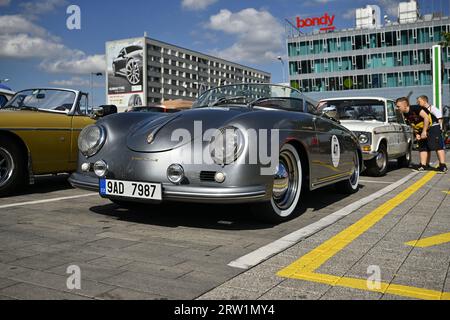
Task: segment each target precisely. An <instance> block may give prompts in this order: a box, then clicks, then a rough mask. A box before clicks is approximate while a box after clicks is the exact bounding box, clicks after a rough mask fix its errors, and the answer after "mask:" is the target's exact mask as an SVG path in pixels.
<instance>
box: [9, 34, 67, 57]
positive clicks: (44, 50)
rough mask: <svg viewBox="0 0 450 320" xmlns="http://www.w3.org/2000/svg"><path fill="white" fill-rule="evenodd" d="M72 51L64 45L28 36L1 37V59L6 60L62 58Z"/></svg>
mask: <svg viewBox="0 0 450 320" xmlns="http://www.w3.org/2000/svg"><path fill="white" fill-rule="evenodd" d="M71 53H72V51H71V50H70V49H68V48H66V47H65V46H64V45H63V44H60V43H56V42H52V41H48V40H46V39H44V38H39V37H33V36H30V35H27V34H23V33H22V34H15V35H0V57H5V58H19V59H20V58H46V57H49V56H56V55H59V56H62V55H67V54H71Z"/></svg>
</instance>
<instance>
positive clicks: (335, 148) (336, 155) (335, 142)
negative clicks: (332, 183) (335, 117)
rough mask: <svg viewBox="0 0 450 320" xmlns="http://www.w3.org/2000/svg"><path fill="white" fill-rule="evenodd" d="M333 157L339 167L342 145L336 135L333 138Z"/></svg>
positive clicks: (334, 164)
mask: <svg viewBox="0 0 450 320" xmlns="http://www.w3.org/2000/svg"><path fill="white" fill-rule="evenodd" d="M331 159H332V160H333V166H334V167H335V168H337V167H339V162H340V160H341V145H340V144H339V139H338V137H336V136H333V138H332V139H331Z"/></svg>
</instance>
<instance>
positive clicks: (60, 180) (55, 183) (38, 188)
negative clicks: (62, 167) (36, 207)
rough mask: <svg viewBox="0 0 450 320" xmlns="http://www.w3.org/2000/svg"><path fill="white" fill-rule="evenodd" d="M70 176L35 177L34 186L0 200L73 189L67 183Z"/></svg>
mask: <svg viewBox="0 0 450 320" xmlns="http://www.w3.org/2000/svg"><path fill="white" fill-rule="evenodd" d="M69 176H70V175H68V174H58V175H57V176H54V175H48V176H38V177H35V183H34V184H33V185H29V186H26V187H24V188H23V189H22V190H19V191H17V192H15V193H14V194H11V195H8V196H7V197H0V199H6V198H9V197H16V196H27V195H33V194H44V193H49V192H55V191H64V190H70V189H73V188H72V186H71V185H70V184H69V182H68V181H67V179H69Z"/></svg>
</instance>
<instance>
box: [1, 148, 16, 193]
mask: <svg viewBox="0 0 450 320" xmlns="http://www.w3.org/2000/svg"><path fill="white" fill-rule="evenodd" d="M13 171H14V161H13V158H12V156H11V154H10V153H9V152H8V150H6V149H3V148H0V187H3V186H4V185H5V184H6V183H7V182H8V181H9V179H11V176H12V174H13Z"/></svg>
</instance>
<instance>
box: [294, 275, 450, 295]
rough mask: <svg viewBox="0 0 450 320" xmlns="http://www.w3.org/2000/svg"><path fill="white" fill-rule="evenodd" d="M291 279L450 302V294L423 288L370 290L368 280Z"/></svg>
mask: <svg viewBox="0 0 450 320" xmlns="http://www.w3.org/2000/svg"><path fill="white" fill-rule="evenodd" d="M290 279H297V280H305V281H310V282H317V283H323V284H327V285H331V286H339V287H345V288H351V289H359V290H363V291H370V292H378V293H383V294H392V295H397V296H405V297H409V298H416V299H423V300H450V293H448V292H441V291H435V290H429V289H423V288H415V287H410V286H404V285H398V284H391V283H386V282H381V283H380V285H379V287H380V288H379V289H369V287H368V285H367V280H363V279H357V278H348V277H338V276H332V275H327V274H319V273H300V274H296V275H295V276H293V277H291V278H290Z"/></svg>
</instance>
